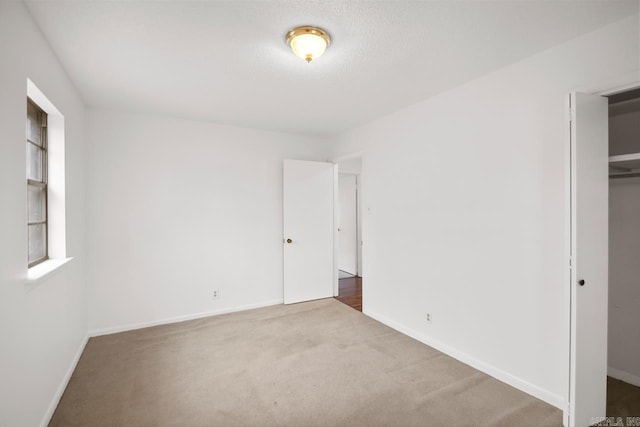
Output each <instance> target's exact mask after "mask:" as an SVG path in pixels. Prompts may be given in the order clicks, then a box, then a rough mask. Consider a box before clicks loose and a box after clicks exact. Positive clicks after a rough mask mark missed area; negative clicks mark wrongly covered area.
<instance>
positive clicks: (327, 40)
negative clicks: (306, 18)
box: [286, 25, 331, 62]
mask: <svg viewBox="0 0 640 427" xmlns="http://www.w3.org/2000/svg"><path fill="white" fill-rule="evenodd" d="M286 39H287V44H288V45H289V46H290V47H291V50H293V53H295V54H296V55H297V56H299V57H300V58H302V59H304V60H305V61H307V62H311V61H312V60H314V59H316V58H318V57H320V56H321V55H322V54H323V53H324V51H325V50H327V47H328V46H329V44H331V37H329V34H327V32H326V31H325V30H323V29H322V28H318V27H312V26H309V25H305V26H302V27H296V28H294V29H293V30H291V31H289V32H288V33H287V37H286Z"/></svg>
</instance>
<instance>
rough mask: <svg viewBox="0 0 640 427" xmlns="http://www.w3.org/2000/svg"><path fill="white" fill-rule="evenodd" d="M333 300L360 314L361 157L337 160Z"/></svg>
mask: <svg viewBox="0 0 640 427" xmlns="http://www.w3.org/2000/svg"><path fill="white" fill-rule="evenodd" d="M337 164H338V182H337V187H338V189H337V239H338V242H337V255H336V259H337V269H338V286H337V295H336V298H337V299H338V300H339V301H341V302H343V303H344V304H346V305H348V306H350V307H351V308H354V309H356V310H358V311H362V237H361V235H362V216H361V209H360V206H361V205H362V203H361V201H360V194H361V191H360V182H361V172H362V159H361V157H351V158H348V159H345V160H342V161H338V162H337Z"/></svg>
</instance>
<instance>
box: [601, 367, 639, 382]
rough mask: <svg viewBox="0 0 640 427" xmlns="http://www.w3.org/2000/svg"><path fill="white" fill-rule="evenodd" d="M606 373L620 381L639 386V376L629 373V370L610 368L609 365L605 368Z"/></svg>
mask: <svg viewBox="0 0 640 427" xmlns="http://www.w3.org/2000/svg"><path fill="white" fill-rule="evenodd" d="M607 374H608V375H609V376H610V377H612V378H615V379H617V380H620V381H624V382H625V383H629V384H631V385H634V386H636V387H640V376H638V375H635V374H631V373H629V372H625V371H622V370H620V369H616V368H612V367H611V366H609V368H608V369H607Z"/></svg>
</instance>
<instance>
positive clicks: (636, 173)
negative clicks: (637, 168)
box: [609, 172, 640, 179]
mask: <svg viewBox="0 0 640 427" xmlns="http://www.w3.org/2000/svg"><path fill="white" fill-rule="evenodd" d="M639 176H640V172H634V173H621V174H618V175H609V178H610V179H620V178H637V177H639Z"/></svg>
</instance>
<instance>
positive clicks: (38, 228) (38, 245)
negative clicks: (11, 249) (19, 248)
mask: <svg viewBox="0 0 640 427" xmlns="http://www.w3.org/2000/svg"><path fill="white" fill-rule="evenodd" d="M46 247H47V227H46V225H44V224H36V225H30V226H29V262H33V261H37V260H39V259H41V258H44V256H45V254H46Z"/></svg>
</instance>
